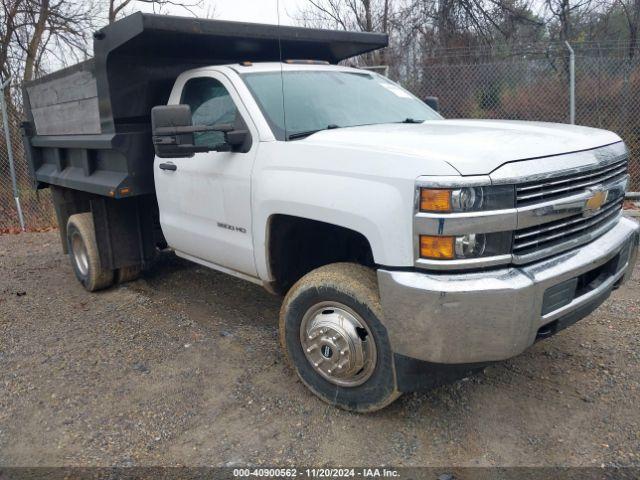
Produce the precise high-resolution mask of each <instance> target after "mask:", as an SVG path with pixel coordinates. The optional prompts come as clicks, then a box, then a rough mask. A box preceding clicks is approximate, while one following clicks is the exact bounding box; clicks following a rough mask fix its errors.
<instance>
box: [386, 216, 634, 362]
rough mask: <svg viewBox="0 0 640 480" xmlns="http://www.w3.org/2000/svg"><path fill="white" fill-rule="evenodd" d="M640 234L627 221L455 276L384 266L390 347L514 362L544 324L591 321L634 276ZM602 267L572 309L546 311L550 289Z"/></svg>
mask: <svg viewBox="0 0 640 480" xmlns="http://www.w3.org/2000/svg"><path fill="white" fill-rule="evenodd" d="M639 232H640V225H638V224H637V223H636V222H634V221H632V220H629V219H626V218H621V219H620V221H619V222H618V224H617V225H616V226H615V227H613V228H612V229H611V230H609V231H608V232H607V233H605V234H604V235H602V236H601V237H599V238H597V239H596V240H594V241H592V242H591V243H589V244H587V245H584V246H582V247H580V248H577V249H575V250H571V251H569V252H565V253H563V254H561V255H557V256H555V257H552V258H549V259H546V260H544V261H540V262H537V263H533V264H529V265H525V266H519V267H517V268H515V267H512V268H502V269H492V270H486V271H481V272H474V273H456V274H439V273H421V272H407V271H390V270H384V269H380V270H378V283H379V288H380V296H381V300H382V305H383V309H384V314H385V326H386V328H387V331H388V334H389V340H390V342H391V347H392V349H393V351H394V352H395V353H397V354H401V355H404V356H407V357H412V358H415V359H419V360H424V361H428V362H434V363H448V364H452V363H474V362H487V361H494V360H503V359H506V358H509V357H513V356H515V355H517V354H519V353H521V352H522V351H523V350H525V349H526V348H527V347H529V346H530V345H532V344H533V342H534V341H535V340H536V336H537V335H538V332H539V330H540V329H541V328H542V327H544V326H545V325H547V324H551V322H554V321H556V320H558V321H562V319H564V318H568V317H571V316H573V317H576V315H577V316H578V317H581V316H585V315H587V314H588V313H589V311H591V310H592V309H593V308H589V307H590V306H591V307H595V306H597V305H599V304H600V303H602V302H603V301H604V300H606V298H607V297H608V296H609V294H610V293H611V291H612V289H613V288H614V286H617V285H618V284H620V283H621V282H623V281H625V280H626V279H627V278H628V277H629V276H630V275H631V272H632V271H633V266H634V264H635V261H636V258H637V253H638V238H639V235H640V234H639ZM627 246H629V248H628V249H627V248H626V247H627ZM623 255H624V258H621V259H620V257H621V256H623ZM616 257H618V259H617V260H616ZM615 262H619V263H615ZM614 263H615V266H614V268H613V270H612V271H611V274H608V273H607V272H608V271H609V270H608V269H609V266H610V265H614ZM604 266H606V269H605V268H604ZM599 267H602V269H603V272H604V273H603V274H602V275H606V276H604V277H600V280H601V281H600V282H592V283H590V284H589V285H590V286H589V287H587V288H581V289H580V290H579V292H578V293H579V295H578V294H576V296H575V298H573V300H572V301H571V302H570V303H569V304H567V305H564V306H561V307H559V308H556V309H555V310H551V311H548V312H545V313H544V314H543V304H545V305H546V304H547V303H548V302H545V300H544V299H545V292H547V290H548V289H549V288H551V287H554V286H556V285H559V284H561V283H562V282H565V281H567V280H570V279H573V278H576V277H579V276H581V275H583V274H586V273H587V272H592V271H594V270H596V269H598V268H599ZM605 270H606V272H605ZM592 284H593V285H592ZM552 292H553V291H552Z"/></svg>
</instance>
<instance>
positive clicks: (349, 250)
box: [268, 215, 374, 294]
mask: <svg viewBox="0 0 640 480" xmlns="http://www.w3.org/2000/svg"><path fill="white" fill-rule="evenodd" d="M268 239H269V240H268V254H269V266H270V268H271V273H272V275H273V276H274V278H275V284H274V285H273V287H274V290H276V291H277V292H278V293H282V294H284V293H285V292H286V291H287V290H289V288H290V287H291V286H292V285H293V284H294V283H295V282H296V281H297V280H298V279H300V278H301V277H302V276H303V275H305V274H307V273H309V272H310V271H311V270H313V269H315V268H318V267H321V266H323V265H327V264H330V263H335V262H353V263H358V264H360V265H365V266H367V267H373V266H374V261H373V253H372V251H371V245H370V244H369V241H368V240H367V239H366V237H365V236H364V235H362V234H361V233H359V232H356V231H355V230H351V229H349V228H345V227H341V226H338V225H333V224H331V223H325V222H320V221H317V220H309V219H307V218H301V217H294V216H290V215H274V216H273V217H271V221H270V222H269V232H268Z"/></svg>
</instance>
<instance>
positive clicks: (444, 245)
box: [420, 235, 455, 260]
mask: <svg viewBox="0 0 640 480" xmlns="http://www.w3.org/2000/svg"><path fill="white" fill-rule="evenodd" d="M453 244H454V237H437V236H432V235H420V257H422V258H432V259H434V260H451V259H453V258H454V257H455V255H454V248H453Z"/></svg>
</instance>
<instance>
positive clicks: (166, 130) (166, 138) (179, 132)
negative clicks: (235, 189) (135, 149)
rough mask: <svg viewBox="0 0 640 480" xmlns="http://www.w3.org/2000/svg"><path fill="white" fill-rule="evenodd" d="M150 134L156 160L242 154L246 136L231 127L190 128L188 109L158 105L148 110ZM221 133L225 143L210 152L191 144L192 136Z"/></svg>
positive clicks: (207, 147)
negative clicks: (213, 152)
mask: <svg viewBox="0 0 640 480" xmlns="http://www.w3.org/2000/svg"><path fill="white" fill-rule="evenodd" d="M151 131H152V135H153V146H154V148H155V151H156V155H157V156H158V157H160V158H177V157H191V156H193V154H194V153H198V152H209V151H211V150H218V151H241V152H243V151H248V149H246V150H245V147H246V145H247V140H250V134H249V132H248V131H247V130H236V129H235V127H234V125H230V124H219V125H212V126H208V125H192V118H191V107H190V106H189V105H161V106H157V107H153V108H152V109H151ZM200 132H223V133H224V137H225V143H223V144H221V145H219V146H217V147H215V148H212V147H209V146H206V145H195V144H194V133H200ZM249 143H250V142H249Z"/></svg>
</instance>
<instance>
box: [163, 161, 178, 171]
mask: <svg viewBox="0 0 640 480" xmlns="http://www.w3.org/2000/svg"><path fill="white" fill-rule="evenodd" d="M159 167H160V170H169V171H171V172H175V171H176V170H177V169H178V167H177V166H176V164H175V163H171V162H167V163H161V164H160V165H159Z"/></svg>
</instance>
